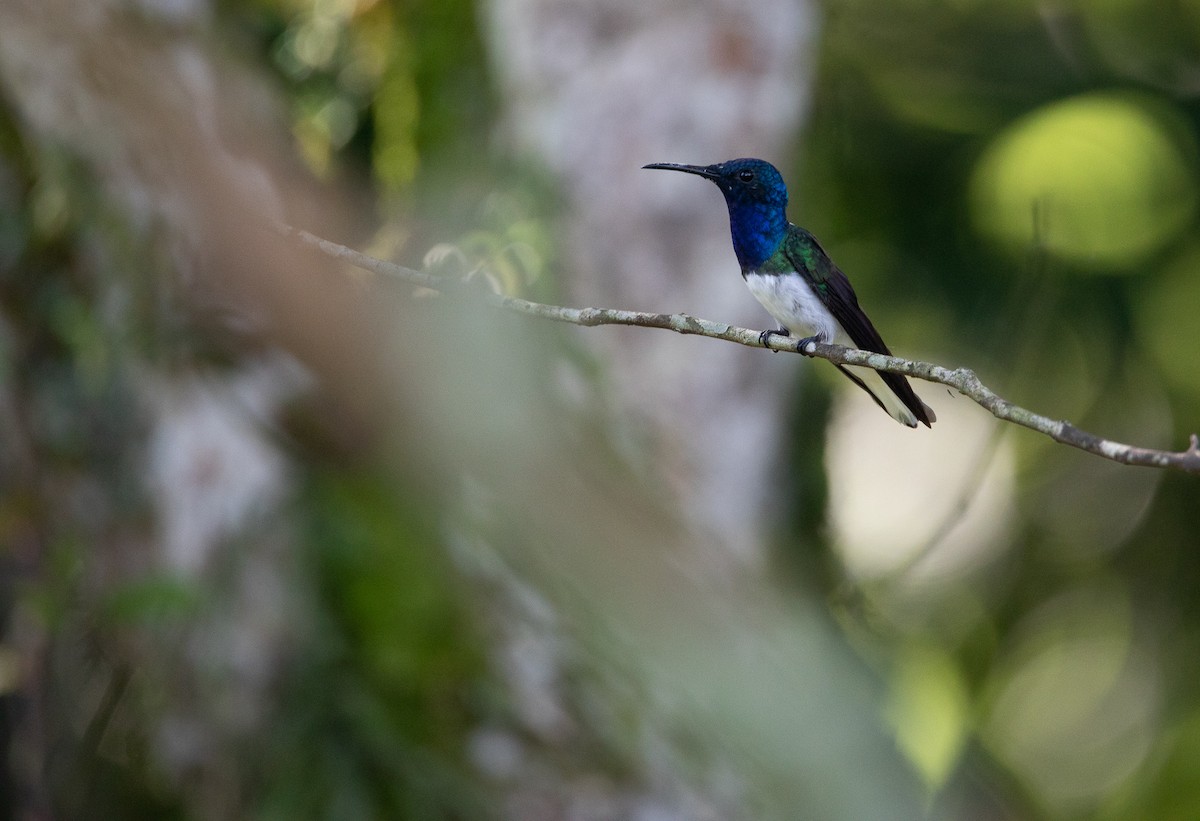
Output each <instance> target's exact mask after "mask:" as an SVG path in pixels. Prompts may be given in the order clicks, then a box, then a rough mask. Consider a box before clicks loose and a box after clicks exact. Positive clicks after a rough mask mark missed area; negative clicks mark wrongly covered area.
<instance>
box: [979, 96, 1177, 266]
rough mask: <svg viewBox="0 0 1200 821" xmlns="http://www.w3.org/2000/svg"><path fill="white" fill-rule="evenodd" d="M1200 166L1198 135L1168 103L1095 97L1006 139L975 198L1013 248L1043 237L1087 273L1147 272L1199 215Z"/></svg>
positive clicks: (984, 164) (1020, 124) (1017, 128)
mask: <svg viewBox="0 0 1200 821" xmlns="http://www.w3.org/2000/svg"><path fill="white" fill-rule="evenodd" d="M1195 168H1196V146H1195V143H1194V140H1193V139H1192V138H1191V136H1190V134H1189V132H1188V131H1187V130H1186V128H1185V127H1184V126H1183V124H1182V122H1181V120H1180V118H1179V116H1178V114H1177V113H1175V112H1174V111H1173V110H1172V109H1171V108H1170V107H1169V106H1168V105H1167V104H1166V103H1163V102H1161V101H1158V100H1153V99H1151V98H1148V97H1144V96H1138V95H1132V94H1113V93H1098V94H1086V95H1082V96H1078V97H1074V98H1072V99H1068V100H1064V101H1061V102H1056V103H1052V104H1050V105H1048V106H1044V107H1042V108H1040V109H1038V110H1037V111H1034V112H1033V113H1032V114H1029V115H1027V116H1025V117H1023V118H1021V119H1020V120H1019V121H1017V122H1016V123H1014V124H1013V125H1012V126H1010V127H1009V128H1008V129H1007V130H1006V131H1005V132H1003V133H1001V134H1000V135H999V136H998V137H996V138H995V139H994V140H993V141H992V144H991V145H990V146H989V147H988V149H987V151H986V152H985V153H984V155H983V157H982V158H981V159H980V160H979V164H978V167H977V168H976V170H975V175H974V179H973V180H972V190H971V205H972V210H973V215H974V218H975V221H976V224H977V225H978V227H979V230H980V231H981V232H982V233H984V234H985V235H987V236H989V237H991V238H992V239H994V240H996V241H997V242H999V243H1001V244H1002V245H1004V246H1005V247H1007V249H1008V250H1009V251H1010V252H1013V253H1024V252H1025V251H1027V250H1028V249H1029V248H1030V247H1031V246H1032V245H1033V244H1034V241H1035V239H1040V241H1041V242H1042V244H1043V245H1044V247H1045V248H1046V249H1047V250H1048V251H1049V252H1050V253H1051V254H1053V255H1055V256H1056V257H1058V258H1060V259H1062V260H1065V261H1068V262H1072V263H1075V264H1076V265H1078V266H1079V267H1080V269H1081V270H1083V271H1085V272H1089V273H1113V272H1115V273H1144V271H1145V268H1144V267H1135V264H1136V263H1139V262H1144V261H1145V260H1146V258H1147V257H1148V256H1149V255H1150V254H1151V253H1153V252H1154V251H1157V250H1159V249H1161V248H1162V247H1163V246H1164V245H1165V244H1166V243H1167V242H1169V241H1171V240H1172V239H1174V238H1175V237H1176V236H1177V235H1178V234H1179V233H1180V231H1181V230H1182V229H1183V228H1184V227H1185V226H1186V225H1187V224H1188V223H1189V222H1190V221H1191V219H1192V217H1193V215H1194V213H1195V207H1196V186H1195ZM1035 214H1037V215H1038V216H1039V221H1040V222H1041V224H1042V227H1041V230H1040V237H1039V236H1038V229H1037V227H1035V225H1034V215H1035Z"/></svg>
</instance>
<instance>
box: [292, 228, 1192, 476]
mask: <svg viewBox="0 0 1200 821" xmlns="http://www.w3.org/2000/svg"><path fill="white" fill-rule="evenodd" d="M280 231H282V232H283V233H284V234H285V235H287V236H292V237H295V238H296V239H298V240H299V241H300V242H301V243H303V244H304V245H306V246H308V247H310V248H314V249H316V250H318V251H320V252H321V253H323V254H325V255H326V256H329V257H332V258H334V259H340V260H343V261H345V262H348V263H350V264H351V265H353V266H355V267H356V268H362V269H364V270H367V271H371V272H373V273H376V274H380V275H381V276H386V277H393V278H397V279H402V280H405V281H407V282H411V283H413V284H414V285H420V286H422V287H425V288H431V289H433V290H436V291H449V290H454V289H456V288H457V287H458V286H459V285H460V282H459V281H458V280H449V279H447V278H445V277H437V276H433V275H430V274H426V273H423V272H421V271H416V270H414V269H412V268H405V267H404V266H402V265H396V264H394V263H391V262H385V261H384V260H381V259H376V258H375V257H370V256H367V255H366V254H362V253H359V252H358V251H355V250H354V249H352V248H347V247H346V246H344V245H338V244H337V243H334V242H330V241H329V240H325V239H321V238H320V237H318V236H315V235H313V234H310V233H308V232H307V231H300V230H297V229H295V228H291V227H288V226H280ZM472 293H473V295H475V296H476V297H477V298H479V299H482V300H483V301H484V302H486V303H487V304H489V305H493V306H495V307H498V308H504V309H505V310H509V311H514V312H516V313H521V314H527V315H529V316H536V317H541V318H542V319H550V320H554V321H555V322H566V323H570V324H572V325H584V326H588V327H591V326H595V325H634V326H637V327H641V328H661V329H663V330H668V331H675V332H676V333H681V334H696V335H698V336H707V337H709V338H712V339H723V340H725V341H726V342H736V343H738V344H739V345H746V346H747V347H751V348H761V347H763V343H762V342H761V341H759V332H758V331H753V330H750V329H749V328H739V327H738V326H736V325H729V324H727V323H724V322H713V321H711V320H707V319H700V318H698V317H694V316H689V315H688V314H654V313H646V312H643V311H625V310H620V309H616V308H567V307H563V306H561V305H547V304H545V303H542V302H531V301H529V300H527V299H520V298H518V297H511V296H504V295H502V294H497V293H494V292H492V291H484V290H480V291H477V292H472ZM766 347H768V348H770V349H771V350H775V351H788V352H791V353H802V354H804V355H806V356H816V357H820V358H821V359H827V360H829V361H830V362H833V363H834V364H837V365H859V366H863V367H867V368H874V369H875V370H877V371H887V372H889V373H898V374H903V375H904V376H908V377H912V378H914V379H923V380H925V381H926V382H937V383H939V384H942V385H947V386H949V387H951V388H954V390H956V391H958V392H959V393H961V394H962V395H963V396H966V397H967V398H969V399H971V400H973V401H974V402H976V403H977V404H978V405H979V406H981V407H983V408H984V409H986V410H987V411H989V412H990V413H991V414H992V415H993V416H995V417H996V418H998V419H1003V420H1005V421H1007V422H1012V423H1013V424H1016V425H1020V426H1021V427H1025V428H1029V429H1030V430H1035V431H1038V432H1039V433H1043V434H1045V435H1046V436H1049V437H1050V438H1051V439H1053V440H1054V441H1056V442H1059V443H1061V444H1064V445H1070V446H1071V447H1075V448H1079V449H1080V450H1084V451H1087V452H1088V453H1092V454H1095V455H1096V456H1101V457H1103V458H1105V459H1111V460H1112V461H1114V462H1120V463H1122V464H1126V465H1141V466H1145V467H1157V468H1173V469H1176V470H1181V471H1184V472H1185V473H1192V474H1196V475H1200V437H1198V436H1197V435H1196V434H1192V436H1191V440H1190V443H1189V445H1188V448H1187V449H1186V450H1182V451H1166V450H1155V449H1154V448H1142V447H1136V446H1134V445H1126V444H1122V443H1121V442H1114V441H1112V440H1111V439H1105V438H1103V437H1100V436H1096V435H1095V434H1092V433H1088V432H1087V431H1085V430H1081V429H1080V428H1077V427H1075V426H1074V425H1072V424H1071V423H1070V422H1066V421H1063V420H1059V419H1051V418H1050V417H1048V416H1042V415H1041V414H1039V413H1034V412H1033V411H1031V410H1027V409H1026V408H1022V407H1021V406H1019V405H1016V404H1014V403H1012V402H1010V401H1008V400H1007V399H1005V398H1004V397H1002V396H1000V395H998V394H997V393H995V392H994V391H992V390H991V389H990V388H988V387H987V386H986V385H984V384H983V383H982V382H981V381H980V380H979V377H978V376H976V375H975V372H974V371H972V370H970V369H969V368H944V367H942V366H941V365H934V364H932V363H929V362H919V361H916V360H911V359H904V358H901V357H898V356H884V355H883V354H878V353H871V352H869V351H860V350H856V349H854V348H846V347H843V346H841V345H828V344H824V343H817V342H810V343H809V344H808V345H807V346H805V348H804V350H802V351H798V350H797V349H796V340H794V339H791V338H789V337H781V336H770V337H768V338H767V340H766Z"/></svg>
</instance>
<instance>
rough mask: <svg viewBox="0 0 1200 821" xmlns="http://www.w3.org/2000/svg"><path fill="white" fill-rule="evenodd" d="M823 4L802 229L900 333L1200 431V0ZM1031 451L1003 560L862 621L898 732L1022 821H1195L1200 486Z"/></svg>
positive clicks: (1032, 399)
mask: <svg viewBox="0 0 1200 821" xmlns="http://www.w3.org/2000/svg"><path fill="white" fill-rule="evenodd" d="M825 7H826V12H827V18H826V21H825V30H824V32H823V37H822V49H821V57H820V63H819V66H820V69H819V79H818V84H817V88H816V101H815V106H814V111H813V116H812V120H811V123H810V124H809V128H808V133H807V134H806V135H805V137H804V140H803V142H802V144H801V147H800V155H801V157H802V160H801V162H800V170H799V173H798V174H797V177H798V178H799V179H800V180H801V184H800V185H799V186H798V191H797V192H796V196H795V200H796V202H797V204H798V209H797V210H798V211H799V213H798V214H796V215H795V216H796V217H797V218H798V220H797V221H799V222H801V223H803V224H806V225H807V226H808V227H810V228H811V229H812V230H814V232H815V233H816V234H817V235H818V236H822V237H824V238H825V239H826V243H827V246H831V250H832V252H833V253H834V255H835V257H836V258H838V259H839V260H840V261H841V264H842V265H843V267H845V268H846V269H847V270H848V271H850V272H851V275H852V276H853V278H854V282H855V285H856V287H857V289H858V291H859V294H860V296H861V297H862V299H863V301H864V303H865V304H868V305H871V306H877V305H881V306H883V308H882V313H883V315H884V316H885V319H883V320H882V321H883V322H884V323H886V325H887V327H888V328H889V329H890V332H889V337H894V338H895V339H896V340H897V341H896V342H894V343H892V344H893V345H894V346H895V347H897V348H899V349H901V350H910V351H917V352H919V351H922V350H925V349H931V348H941V351H942V352H941V353H939V354H938V355H937V358H939V359H940V360H949V361H950V362H952V363H954V364H967V365H969V366H970V367H972V368H975V369H976V370H977V372H979V373H980V375H981V377H982V378H983V379H984V381H985V382H987V383H988V384H990V385H992V386H994V387H996V388H997V389H999V390H1000V391H1001V392H1002V393H1004V394H1005V395H1006V396H1008V397H1010V398H1013V399H1015V400H1016V401H1018V402H1019V403H1020V404H1022V405H1024V406H1026V407H1032V408H1036V409H1038V410H1039V411H1042V412H1046V413H1049V414H1051V415H1060V416H1061V417H1062V418H1068V419H1071V420H1072V421H1074V422H1076V423H1077V424H1080V425H1081V426H1083V427H1085V428H1088V429H1091V430H1096V431H1100V432H1103V433H1106V434H1108V435H1112V436H1114V437H1115V438H1117V439H1120V440H1123V441H1140V442H1142V443H1145V444H1152V445H1156V446H1163V447H1171V448H1179V447H1181V446H1182V445H1183V444H1184V443H1185V442H1186V441H1187V435H1188V434H1189V433H1191V432H1193V431H1195V430H1196V429H1197V428H1198V427H1200V398H1198V395H1197V385H1200V370H1198V369H1197V367H1196V363H1197V362H1200V348H1198V347H1197V346H1198V345H1200V321H1198V320H1200V313H1198V312H1197V306H1200V259H1198V258H1197V256H1196V252H1195V239H1194V237H1195V235H1196V230H1197V215H1196V198H1197V191H1196V169H1197V162H1198V154H1197V134H1198V133H1200V107H1198V106H1197V105H1196V102H1195V98H1194V94H1193V93H1192V92H1191V88H1192V80H1191V78H1192V77H1193V76H1194V71H1195V67H1196V66H1197V65H1198V64H1200V25H1198V24H1200V5H1197V4H1195V3H1177V4H1172V5H1170V6H1163V7H1155V8H1154V9H1150V8H1148V7H1147V6H1145V4H1138V3H1131V2H1130V3H1126V2H1112V3H1095V4H1082V3H1068V4H1056V5H1053V6H1051V5H1046V4H1036V3H1032V2H1024V1H1023V0H1014V2H1008V3H991V4H970V3H947V4H940V5H939V4H932V5H931V4H927V3H916V2H904V3H893V4H888V5H886V6H880V5H879V4H868V3H863V2H856V0H828V2H826V3H825ZM1111 274H1121V275H1122V276H1121V277H1119V278H1103V277H1105V276H1108V275H1111ZM1097 275H1101V276H1097ZM889 306H890V307H889ZM889 309H890V311H891V313H890V314H889V313H888V311H889ZM873 312H874V311H873ZM1013 442H1014V444H1016V445H1018V447H1019V449H1018V451H1017V452H1018V453H1019V455H1020V467H1019V476H1020V483H1019V485H1018V488H1017V492H1018V494H1019V496H1018V499H1017V503H1018V505H1019V515H1018V518H1017V519H1016V520H1015V522H1014V524H1015V525H1016V527H1017V531H1016V532H1015V533H1014V535H1013V536H1012V538H1011V541H1010V546H1009V548H1008V549H1007V551H1006V553H1005V554H1004V556H1003V557H1002V558H1000V559H998V560H993V561H990V562H988V563H986V564H985V565H983V566H981V567H980V568H978V569H977V570H976V571H975V573H973V574H968V575H967V576H966V577H964V578H961V579H958V580H947V581H946V582H945V583H944V584H943V585H942V586H940V587H937V588H932V589H928V590H926V591H925V592H924V593H922V592H920V590H912V589H909V588H908V587H907V583H906V582H905V580H904V579H903V578H898V579H893V580H891V582H888V581H884V582H883V583H881V584H879V585H875V586H871V587H868V588H866V589H864V590H863V591H861V593H862V598H860V599H859V600H858V601H857V603H856V604H855V606H854V608H853V609H852V612H853V613H854V615H853V616H851V617H850V621H849V624H850V625H851V628H850V629H851V631H852V633H853V634H855V635H857V634H858V631H859V630H863V631H864V635H865V636H869V637H872V638H863V642H864V643H865V644H866V645H868V646H871V647H874V648H876V649H877V650H878V651H879V652H881V653H883V654H884V655H885V656H887V657H889V658H891V659H892V662H891V665H890V666H889V667H888V669H889V670H890V673H889V676H890V678H891V680H892V686H893V690H894V695H893V708H892V712H891V713H890V715H891V717H892V720H893V721H894V722H895V723H896V726H897V728H898V732H899V737H900V742H901V745H902V746H903V747H904V748H905V749H906V750H907V751H908V752H909V754H910V756H911V757H912V759H913V761H914V763H915V764H916V765H917V766H918V767H919V769H920V770H921V772H922V773H923V774H924V775H925V776H926V778H927V779H929V781H930V783H931V785H932V788H933V789H935V790H938V791H940V792H941V794H942V795H944V796H953V795H954V794H955V792H956V789H958V787H957V786H956V785H958V784H960V783H961V782H960V780H961V779H964V778H970V777H971V776H970V775H967V773H977V772H979V770H978V769H977V768H976V767H975V766H973V764H972V762H973V761H975V759H976V754H975V753H973V752H972V750H973V748H974V747H975V746H976V745H979V746H980V747H982V749H983V750H984V751H985V755H986V757H987V758H988V760H989V764H988V765H987V766H999V767H1000V768H1001V769H1002V770H1003V771H1004V773H1005V776H1004V778H1005V779H1006V782H1005V783H1006V784H1007V786H1006V787H1004V788H1003V789H1004V790H1005V799H1004V802H1005V803H1006V804H1008V805H1009V808H1010V809H1009V812H1010V813H1011V814H1013V815H1014V816H1015V817H1078V816H1087V817H1105V818H1130V817H1185V816H1186V815H1187V811H1185V810H1183V809H1182V808H1183V807H1192V808H1193V811H1194V807H1195V806H1197V801H1198V800H1200V798H1198V796H1197V795H1196V792H1195V790H1194V789H1191V788H1190V787H1189V788H1186V793H1187V797H1186V798H1185V797H1183V796H1181V795H1179V794H1173V793H1172V794H1170V795H1168V793H1170V791H1173V790H1175V789H1181V788H1182V787H1181V786H1180V785H1181V784H1182V781H1181V780H1179V779H1180V776H1179V773H1180V768H1183V767H1186V766H1187V765H1184V764H1183V761H1184V760H1185V759H1187V757H1188V755H1189V754H1190V753H1189V752H1187V751H1188V750H1191V749H1192V747H1193V746H1194V738H1193V736H1194V733H1191V732H1190V730H1189V729H1188V728H1191V727H1192V726H1193V725H1194V715H1195V707H1196V704H1197V703H1198V701H1200V688H1198V687H1197V686H1196V684H1195V679H1194V675H1193V673H1192V671H1191V669H1190V668H1191V665H1190V663H1189V662H1188V661H1187V659H1190V658H1193V657H1194V654H1195V653H1196V652H1197V650H1198V649H1200V647H1198V646H1197V642H1198V641H1200V620H1198V616H1200V613H1198V609H1197V608H1196V607H1195V606H1194V605H1193V604H1192V603H1191V596H1190V595H1189V594H1188V593H1187V591H1188V590H1190V589H1191V588H1192V587H1193V586H1195V584H1196V583H1197V582H1200V561H1198V560H1197V548H1198V547H1200V536H1198V535H1197V531H1196V529H1195V514H1196V511H1197V510H1200V488H1198V487H1197V485H1196V483H1195V479H1194V478H1192V477H1183V476H1177V475H1151V474H1149V473H1147V472H1141V473H1138V472H1135V471H1129V470H1127V469H1124V468H1119V467H1115V466H1109V465H1104V464H1096V463H1095V462H1094V460H1089V459H1088V458H1087V457H1083V456H1080V455H1077V454H1073V453H1070V452H1069V451H1064V450H1063V449H1061V448H1055V447H1052V446H1047V445H1046V444H1045V443H1043V442H1038V441H1034V440H1032V439H1030V438H1029V437H1015V436H1014V437H1013ZM809 536H810V538H812V539H814V540H816V543H817V544H820V543H821V541H820V531H819V530H815V531H811V532H810V534H809ZM901 614H903V615H901ZM961 688H965V689H961ZM963 698H965V699H966V705H965V707H964V703H963ZM962 733H968V734H969V735H971V736H973V737H974V739H975V740H974V741H973V742H970V743H968V744H966V745H964V746H961V747H959V746H956V744H955V741H954V740H955V739H958V738H959V737H960V736H961V734H962ZM948 759H949V760H948ZM1165 762H1170V763H1169V764H1166V763H1165ZM1193 766H1200V762H1197V761H1195V760H1194V758H1193ZM1160 790H1161V791H1163V792H1160ZM947 800H952V799H949V798H947Z"/></svg>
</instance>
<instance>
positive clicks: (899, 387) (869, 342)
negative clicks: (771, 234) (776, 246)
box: [784, 225, 933, 427]
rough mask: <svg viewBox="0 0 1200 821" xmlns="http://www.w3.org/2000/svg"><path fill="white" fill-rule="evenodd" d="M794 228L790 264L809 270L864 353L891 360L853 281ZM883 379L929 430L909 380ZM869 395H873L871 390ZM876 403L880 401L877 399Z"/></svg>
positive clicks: (789, 246) (816, 288)
mask: <svg viewBox="0 0 1200 821" xmlns="http://www.w3.org/2000/svg"><path fill="white" fill-rule="evenodd" d="M791 228H792V231H790V232H789V234H790V236H789V237H788V242H787V245H786V247H785V249H784V253H785V254H786V255H787V257H788V261H789V262H790V263H791V264H792V265H794V266H796V270H797V271H803V270H807V271H808V272H809V275H810V276H811V281H812V286H813V290H814V291H816V293H817V296H818V297H819V298H820V300H821V302H822V303H824V305H825V307H826V308H828V309H829V312H830V313H831V314H833V318H834V319H836V320H837V321H838V322H840V323H841V325H842V327H843V328H845V329H846V333H847V334H849V335H850V338H851V339H852V340H854V344H855V345H856V346H858V347H859V348H861V349H862V350H864V351H871V352H872V353H881V354H885V355H887V356H891V355H892V352H891V351H890V350H889V349H888V346H887V345H886V344H884V341H883V337H881V336H880V335H879V331H877V330H875V326H874V325H872V324H871V320H870V319H869V318H868V317H867V315H866V314H865V313H864V312H863V309H862V308H860V307H858V295H857V294H855V293H854V287H853V286H852V285H851V284H850V280H849V279H847V278H846V275H845V274H843V273H842V271H841V269H840V268H838V267H837V266H836V265H834V264H833V260H831V259H830V258H829V255H828V254H826V253H825V249H824V248H822V247H821V246H820V244H818V243H817V240H816V239H815V238H814V237H813V235H812V234H810V233H808V232H807V231H805V230H804V229H803V228H799V227H797V226H794V225H793V226H791ZM839 370H841V371H842V373H845V374H846V375H847V376H850V375H851V374H850V372H849V371H846V370H845V369H841V368H839ZM879 375H880V376H881V377H882V378H883V381H884V383H885V384H887V386H888V387H889V388H891V389H892V392H893V393H895V394H896V396H898V397H900V401H902V402H903V403H904V404H905V406H906V407H907V408H908V409H909V410H910V411H912V412H913V416H915V417H917V420H918V421H920V422H923V423H924V424H925V426H926V427H929V426H930V422H932V421H933V419H932V416H933V415H932V413H931V412H930V411H929V408H927V407H926V406H925V403H924V402H922V401H921V400H920V399H919V398H918V397H917V394H916V393H915V392H914V391H913V389H912V386H911V385H909V384H908V380H907V379H905V378H904V377H903V376H901V375H900V374H898V373H885V372H883V371H880V372H879ZM852 378H853V377H852ZM854 381H855V382H856V383H858V385H859V386H860V387H863V388H864V390H865V389H866V388H865V386H864V385H863V384H862V382H861V381H860V380H858V379H855V380H854ZM867 392H868V393H870V391H869V390H868V391H867ZM876 401H879V400H878V399H876Z"/></svg>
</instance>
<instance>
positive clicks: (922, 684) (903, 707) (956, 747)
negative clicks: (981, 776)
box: [887, 645, 970, 790]
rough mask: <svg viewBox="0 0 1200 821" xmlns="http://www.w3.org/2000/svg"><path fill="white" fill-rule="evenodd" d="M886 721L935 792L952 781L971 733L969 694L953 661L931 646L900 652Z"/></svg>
mask: <svg viewBox="0 0 1200 821" xmlns="http://www.w3.org/2000/svg"><path fill="white" fill-rule="evenodd" d="M887 715H888V719H889V721H890V722H891V724H892V726H893V727H894V728H895V729H896V736H897V739H898V741H899V743H900V748H901V749H902V750H903V751H904V753H905V754H906V755H907V756H908V757H909V760H911V761H912V762H913V763H914V764H915V765H916V766H917V769H918V770H919V771H920V773H921V776H922V777H923V778H924V779H925V783H926V784H927V785H928V786H929V788H930V789H931V790H936V789H937V788H938V787H940V786H941V785H942V784H944V783H945V782H946V779H947V778H948V777H949V776H950V773H951V772H952V770H953V768H954V765H955V764H956V763H957V761H958V758H959V755H960V754H961V752H962V749H963V745H964V743H965V742H966V738H967V733H968V729H969V727H968V718H969V716H970V699H969V694H968V692H967V689H966V686H965V684H964V683H963V680H962V677H961V675H960V674H959V672H958V669H957V667H956V666H955V663H954V660H953V659H952V658H951V657H950V656H948V655H946V654H945V653H943V652H941V651H940V650H938V649H936V648H934V647H931V646H924V645H914V646H910V647H907V648H905V649H904V650H902V651H901V653H900V656H899V658H898V659H897V661H896V663H895V667H894V668H893V671H892V675H891V692H890V693H889V696H888V707H887Z"/></svg>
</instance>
